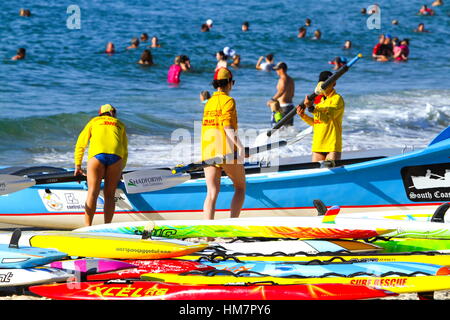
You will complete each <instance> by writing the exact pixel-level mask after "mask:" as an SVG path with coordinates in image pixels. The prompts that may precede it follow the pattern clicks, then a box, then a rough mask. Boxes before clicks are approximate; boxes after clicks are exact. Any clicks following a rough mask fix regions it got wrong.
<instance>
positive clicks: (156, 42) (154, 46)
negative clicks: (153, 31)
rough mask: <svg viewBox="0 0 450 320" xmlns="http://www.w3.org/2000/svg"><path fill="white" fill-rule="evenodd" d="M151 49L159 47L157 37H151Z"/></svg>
mask: <svg viewBox="0 0 450 320" xmlns="http://www.w3.org/2000/svg"><path fill="white" fill-rule="evenodd" d="M151 47H152V48H160V47H161V45H160V44H159V39H158V37H156V36H153V37H152V45H151Z"/></svg>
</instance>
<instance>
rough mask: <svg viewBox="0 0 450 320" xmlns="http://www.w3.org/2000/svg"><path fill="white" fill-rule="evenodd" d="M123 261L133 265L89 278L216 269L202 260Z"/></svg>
mask: <svg viewBox="0 0 450 320" xmlns="http://www.w3.org/2000/svg"><path fill="white" fill-rule="evenodd" d="M123 262H125V263H129V264H131V265H133V267H132V268H127V269H124V270H119V271H114V272H106V273H101V274H100V273H99V274H92V275H88V276H87V280H91V281H98V280H112V279H139V278H140V276H141V275H142V274H145V273H160V272H162V273H183V272H189V271H194V270H198V271H206V270H214V267H211V266H208V265H205V264H203V263H200V262H195V261H187V260H179V259H161V260H158V259H156V260H123Z"/></svg>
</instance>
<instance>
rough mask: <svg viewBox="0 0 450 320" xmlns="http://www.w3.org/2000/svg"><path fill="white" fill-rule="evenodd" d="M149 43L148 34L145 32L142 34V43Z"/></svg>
mask: <svg viewBox="0 0 450 320" xmlns="http://www.w3.org/2000/svg"><path fill="white" fill-rule="evenodd" d="M147 41H148V34H147V33H145V32H144V33H142V34H141V42H147Z"/></svg>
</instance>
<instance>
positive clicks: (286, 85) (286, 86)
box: [267, 62, 295, 126]
mask: <svg viewBox="0 0 450 320" xmlns="http://www.w3.org/2000/svg"><path fill="white" fill-rule="evenodd" d="M287 69H288V67H287V65H286V63H284V62H279V63H278V64H277V65H276V66H275V67H274V68H273V70H275V71H276V73H277V74H278V76H279V77H280V79H279V80H278V83H277V92H276V93H275V95H274V96H273V97H272V99H270V100H269V101H267V106H269V107H270V104H271V103H272V102H274V101H278V102H279V103H280V108H281V112H282V114H283V116H285V115H286V114H288V113H289V111H291V110H292V109H294V104H293V103H292V98H293V97H294V92H295V84H294V79H292V78H291V77H290V76H289V75H288V74H287ZM293 125H294V118H293V117H292V118H291V120H289V121H288V122H286V124H285V126H293Z"/></svg>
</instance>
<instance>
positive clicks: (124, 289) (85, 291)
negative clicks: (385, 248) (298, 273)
mask: <svg viewBox="0 0 450 320" xmlns="http://www.w3.org/2000/svg"><path fill="white" fill-rule="evenodd" d="M29 290H30V291H31V292H33V293H35V294H38V295H40V296H43V297H47V298H51V299H59V300H356V299H374V298H383V297H387V296H394V295H396V294H395V293H392V292H390V291H386V290H379V289H374V288H370V287H367V286H354V285H345V284H319V285H315V284H302V285H251V286H245V285H234V286H214V285H213V286H209V285H206V286H204V285H178V284H170V283H160V282H151V281H121V282H77V283H72V284H69V285H68V284H52V285H41V286H32V287H30V288H29Z"/></svg>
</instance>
